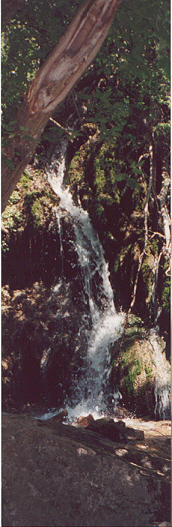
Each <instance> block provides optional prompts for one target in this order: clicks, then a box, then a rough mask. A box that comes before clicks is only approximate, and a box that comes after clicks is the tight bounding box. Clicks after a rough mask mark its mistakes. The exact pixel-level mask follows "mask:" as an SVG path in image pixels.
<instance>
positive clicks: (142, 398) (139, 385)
mask: <svg viewBox="0 0 172 527" xmlns="http://www.w3.org/2000/svg"><path fill="white" fill-rule="evenodd" d="M157 340H158V342H156V341H155V342H154V343H153V342H152V339H151V334H150V333H149V331H146V330H145V329H144V324H143V322H142V320H141V319H139V318H138V317H135V316H130V317H129V320H128V325H127V329H126V334H125V338H124V339H123V340H122V341H121V343H116V344H115V346H114V349H113V354H112V356H113V360H112V375H111V378H112V382H113V383H114V386H115V387H116V388H118V389H119V391H120V393H121V395H122V401H123V403H124V405H125V406H126V408H128V409H130V410H134V411H135V412H136V413H137V415H149V416H150V417H152V418H154V417H156V418H170V364H169V362H168V361H167V359H166V356H165V348H166V346H165V342H164V340H163V339H162V338H160V337H158V336H157ZM157 353H158V358H157ZM158 360H159V364H158ZM164 372H165V373H164ZM161 375H162V377H164V386H163V388H162V389H161V386H160V383H159V377H160V376H161ZM163 390H166V393H167V394H168V395H167V396H168V400H167V401H163ZM164 393H165V392H164ZM163 413H164V415H163Z"/></svg>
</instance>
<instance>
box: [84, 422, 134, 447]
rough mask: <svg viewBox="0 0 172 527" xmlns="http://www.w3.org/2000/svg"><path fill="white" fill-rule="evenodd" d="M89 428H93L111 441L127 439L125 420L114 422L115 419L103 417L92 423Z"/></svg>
mask: <svg viewBox="0 0 172 527" xmlns="http://www.w3.org/2000/svg"><path fill="white" fill-rule="evenodd" d="M87 430H92V431H93V432H96V433H97V434H100V435H102V436H103V437H106V438H108V439H111V441H117V442H118V441H126V440H127V437H126V432H125V423H124V422H123V421H118V422H117V423H115V422H114V420H113V419H108V418H102V419H96V421H94V422H92V423H90V424H89V425H88V426H87Z"/></svg>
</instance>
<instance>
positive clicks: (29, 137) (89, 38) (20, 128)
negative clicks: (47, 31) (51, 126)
mask: <svg viewBox="0 0 172 527" xmlns="http://www.w3.org/2000/svg"><path fill="white" fill-rule="evenodd" d="M120 2H121V0H85V2H84V4H83V5H82V6H81V7H80V8H79V10H78V11H77V13H76V15H75V17H74V18H73V20H72V22H71V23H70V25H69V27H68V29H67V31H66V32H65V33H64V35H63V36H62V37H61V38H60V40H59V42H58V44H57V45H56V46H55V48H54V50H53V51H52V52H51V54H50V55H49V57H48V59H47V60H46V62H45V63H44V65H43V66H42V67H41V68H40V69H39V70H38V72H37V74H36V76H35V79H34V80H33V82H32V83H31V85H30V87H29V90H28V93H27V96H26V97H25V100H24V101H23V103H22V105H21V107H20V109H19V112H18V116H17V120H16V125H15V128H14V137H13V138H12V139H11V140H10V141H9V142H8V144H7V146H6V148H5V149H4V151H3V162H2V209H1V210H2V212H3V210H4V208H5V206H6V204H7V201H8V199H9V197H10V195H11V193H12V191H13V189H14V188H15V185H16V183H17V181H18V180H19V179H20V176H21V174H22V173H23V170H24V168H25V167H26V165H27V164H28V162H29V161H30V159H31V158H32V156H33V154H34V151H35V148H36V144H37V142H38V139H39V137H40V135H41V132H42V131H43V129H44V127H45V125H46V123H47V121H48V119H49V118H50V116H51V115H52V113H53V112H54V110H55V109H56V108H57V106H58V105H59V104H60V103H61V102H62V101H64V99H65V98H66V96H67V95H68V94H69V92H70V91H71V90H72V88H73V86H74V85H75V84H76V82H77V81H78V79H79V78H80V77H81V75H82V74H83V73H84V72H85V70H86V69H87V68H88V66H89V65H90V64H91V62H92V61H93V59H94V57H95V56H96V54H97V52H98V50H99V48H100V46H101V44H102V43H103V41H104V39H105V37H106V35H107V34H108V31H109V29H110V26H111V23H112V21H113V17H114V14H115V12H116V10H117V8H118V6H119V4H120Z"/></svg>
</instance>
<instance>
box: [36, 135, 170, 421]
mask: <svg viewBox="0 0 172 527" xmlns="http://www.w3.org/2000/svg"><path fill="white" fill-rule="evenodd" d="M67 145H68V141H67V140H64V139H62V140H61V142H60V144H59V146H58V147H57V148H56V150H55V152H54V154H53V157H52V159H51V163H50V165H49V166H48V167H47V176H48V181H49V183H50V185H51V187H52V188H53V190H54V192H55V193H56V195H57V196H58V197H59V198H60V204H59V206H58V207H56V209H55V212H56V217H57V224H58V229H59V238H60V254H61V261H62V274H63V265H64V250H63V232H62V218H63V217H65V216H66V214H67V215H68V216H70V218H71V220H72V223H73V227H74V233H75V245H76V251H77V255H78V261H79V266H80V271H81V274H82V280H83V287H84V295H85V297H86V298H87V309H86V311H85V313H84V314H83V316H82V321H83V324H82V327H81V328H80V331H82V332H83V331H84V332H85V341H84V342H85V343H86V348H87V349H84V351H85V357H84V364H85V366H84V367H83V368H82V369H81V371H80V375H79V377H78V376H76V378H75V376H74V378H73V383H72V395H71V397H70V399H69V397H66V399H65V401H64V407H65V409H67V411H68V417H69V421H70V422H76V420H77V418H78V417H80V416H81V415H82V416H86V415H88V414H90V413H91V414H92V415H93V417H94V418H98V417H100V416H102V415H106V414H107V406H108V403H109V402H110V407H111V411H112V412H113V415H114V416H115V408H116V404H117V403H118V402H119V400H120V398H121V394H120V393H119V392H117V393H109V390H108V389H107V386H108V378H109V373H110V360H111V351H110V348H111V345H113V343H114V342H115V341H116V340H118V339H119V337H120V336H121V333H122V332H123V325H124V316H125V315H124V313H122V312H121V313H117V312H116V310H115V306H114V301H113V291H112V287H111V284H110V281H109V272H108V265H107V263H106V262H105V259H104V255H103V249H102V246H101V243H100V240H99V237H98V235H97V233H96V232H95V230H94V228H93V226H92V223H91V221H90V218H89V215H88V213H87V211H85V210H83V208H82V206H81V204H78V205H77V206H76V205H75V204H74V202H73V199H72V195H71V194H70V192H69V189H68V187H67V186H66V185H65V183H64V175H65V158H66V151H67ZM61 283H62V282H61V280H60V281H59V283H58V284H57V285H56V286H55V287H54V289H53V294H55V293H56V291H57V290H58V289H59V287H61ZM88 305H89V314H88ZM88 317H89V324H88V323H85V320H86V319H88ZM90 320H91V324H90ZM150 342H151V345H152V354H153V361H154V363H155V366H156V371H157V374H156V379H155V419H156V418H160V419H169V408H170V380H169V369H168V371H167V361H166V358H165V355H164V354H162V351H161V346H160V344H159V341H158V335H157V334H156V331H155V330H154V329H152V330H151V331H150ZM48 351H49V350H48ZM44 362H45V364H44ZM44 366H46V357H45V361H44V359H43V364H42V367H43V368H44ZM58 411H59V410H58ZM55 413H57V410H54V411H53V410H52V411H50V412H48V414H45V415H44V418H45V419H47V418H50V417H51V416H52V415H55Z"/></svg>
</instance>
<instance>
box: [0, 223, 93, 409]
mask: <svg viewBox="0 0 172 527" xmlns="http://www.w3.org/2000/svg"><path fill="white" fill-rule="evenodd" d="M54 222H55V223H56V219H55V218H54ZM61 228H62V238H63V239H62V240H61V243H63V254H61V252H60V240H59V232H58V230H57V228H56V229H55V228H54V227H53V226H52V225H51V229H50V239H49V245H46V250H47V251H48V254H49V255H50V261H49V260H47V261H48V266H47V267H46V259H45V261H44V266H45V267H44V273H43V274H42V272H43V269H42V260H40V262H39V259H38V260H37V257H38V254H37V252H35V253H33V252H32V256H33V260H32V269H31V270H30V273H31V274H30V278H29V282H28V275H27V273H26V282H24V278H23V276H24V273H23V272H22V273H21V274H20V272H19V271H20V269H19V270H18V273H17V275H15V272H14V275H13V273H12V272H10V268H8V259H7V268H8V271H9V276H10V277H11V278H10V284H9V285H5V286H4V287H3V289H2V371H3V407H4V409H6V410H10V409H11V408H13V409H14V408H16V409H20V408H22V405H23V404H27V403H29V404H34V403H36V404H38V405H41V404H44V403H45V405H46V404H47V405H50V406H51V405H55V406H56V405H61V404H62V402H63V400H64V398H65V395H66V394H69V393H70V389H71V384H72V377H73V375H75V376H76V375H77V372H78V369H79V368H81V366H82V356H83V353H84V340H83V335H82V331H81V332H80V334H79V330H80V328H82V316H83V313H84V312H85V310H86V309H87V299H86V298H85V296H84V292H83V284H82V278H81V275H80V270H79V267H78V262H77V253H76V250H75V243H74V241H75V235H74V231H73V225H72V222H71V220H70V219H69V218H68V217H67V216H66V217H64V218H62V225H61ZM51 230H52V231H53V236H54V242H53V243H54V245H55V239H56V244H57V251H58V258H57V259H56V251H55V252H53V251H52V252H53V254H54V267H56V280H55V276H54V284H55V285H49V284H50V283H52V282H53V273H54V271H53V269H54V267H53V266H52V267H51V263H52V262H51V258H52V254H51V250H52V236H51ZM26 234H27V232H26ZM22 236H23V240H24V233H23V234H22ZM43 239H44V238H43V234H42V243H43ZM13 242H14V240H13V236H12V254H13V253H14V245H13ZM27 242H28V245H29V243H30V240H29V239H27V236H26V239H25V244H26V243H27ZM8 243H9V246H10V242H8ZM35 243H36V242H35ZM43 245H44V244H43ZM38 248H39V247H38ZM20 249H21V245H20V244H19V245H18V240H16V244H15V254H16V255H17V257H16V259H14V261H15V262H19V254H18V251H19V252H20ZM32 249H33V245H32ZM28 250H29V249H28ZM35 251H36V250H35ZM38 252H39V251H38ZM9 254H11V253H10V251H9ZM39 254H40V253H39ZM22 255H23V258H22V259H21V258H20V265H21V267H22V266H23V267H24V269H25V267H26V265H27V257H28V251H26V261H25V257H24V255H25V253H24V252H22ZM9 261H10V259H9ZM36 261H37V264H36ZM38 262H39V264H38ZM34 265H37V268H38V265H39V269H37V270H39V273H38V275H37V278H38V281H36V282H33V283H32V285H30V286H29V287H28V285H27V284H28V283H29V284H31V282H32V280H31V275H32V273H33V268H34ZM14 271H15V269H14ZM51 272H52V275H51ZM58 273H59V274H58ZM44 275H45V276H46V275H47V276H48V277H49V279H48V281H47V279H45V281H43V280H42V279H41V276H44ZM49 275H50V276H49ZM58 276H59V277H58ZM47 282H48V283H47ZM21 286H23V288H22V287H21ZM87 323H89V317H88V320H87Z"/></svg>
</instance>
